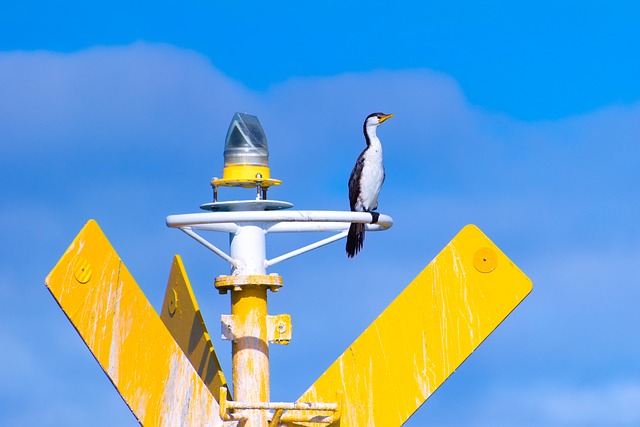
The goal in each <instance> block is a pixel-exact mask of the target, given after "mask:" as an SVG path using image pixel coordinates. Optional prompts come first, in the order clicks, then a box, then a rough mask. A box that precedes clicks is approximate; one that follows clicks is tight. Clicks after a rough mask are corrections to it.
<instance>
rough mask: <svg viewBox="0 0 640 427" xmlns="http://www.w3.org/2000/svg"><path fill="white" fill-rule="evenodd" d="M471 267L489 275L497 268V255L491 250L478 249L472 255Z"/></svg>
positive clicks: (486, 248) (485, 248)
mask: <svg viewBox="0 0 640 427" xmlns="http://www.w3.org/2000/svg"><path fill="white" fill-rule="evenodd" d="M473 266H474V267H475V268H476V270H478V271H479V272H481V273H491V272H492V271H493V270H495V269H496V267H497V266H498V254H496V251H495V250H493V249H492V248H489V247H484V248H480V249H478V250H477V251H476V253H475V254H474V255H473Z"/></svg>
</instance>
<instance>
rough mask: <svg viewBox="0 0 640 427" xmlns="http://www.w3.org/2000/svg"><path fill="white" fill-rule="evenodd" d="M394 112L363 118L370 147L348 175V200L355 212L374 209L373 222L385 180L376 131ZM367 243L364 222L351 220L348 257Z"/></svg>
mask: <svg viewBox="0 0 640 427" xmlns="http://www.w3.org/2000/svg"><path fill="white" fill-rule="evenodd" d="M391 117H393V114H384V113H373V114H369V116H368V117H367V118H366V119H365V121H364V138H365V140H366V141H367V148H365V149H364V151H363V152H362V153H361V154H360V157H358V160H356V165H355V166H354V167H353V170H352V171H351V176H350V177H349V203H350V205H351V210H352V211H354V212H371V217H372V218H371V222H372V223H375V222H377V221H378V216H379V215H378V214H377V213H376V212H373V211H375V210H376V209H378V194H380V189H381V188H382V183H383V182H384V166H383V164H382V144H381V143H380V139H379V138H378V135H377V134H376V130H377V129H378V126H380V124H381V123H382V122H384V121H385V120H387V119H389V118H391ZM363 244H364V224H362V223H352V224H351V226H350V227H349V234H347V256H348V257H349V258H352V257H354V256H355V255H357V254H358V252H360V249H362V245H363Z"/></svg>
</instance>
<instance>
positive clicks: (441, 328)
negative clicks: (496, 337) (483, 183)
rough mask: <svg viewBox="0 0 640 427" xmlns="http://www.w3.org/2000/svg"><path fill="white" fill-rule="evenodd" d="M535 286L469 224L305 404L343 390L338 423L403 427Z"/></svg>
mask: <svg viewBox="0 0 640 427" xmlns="http://www.w3.org/2000/svg"><path fill="white" fill-rule="evenodd" d="M479 251H480V255H478V252H479ZM494 255H495V259H494V258H492V257H493V256H494ZM474 259H475V263H476V265H475V266H474ZM484 263H486V265H485V264H484ZM531 289H532V284H531V281H530V280H529V279H528V278H527V277H526V276H525V275H524V274H523V273H522V272H521V271H520V270H519V269H518V268H517V267H516V266H515V265H514V264H513V263H512V262H511V261H510V260H509V259H508V258H507V257H506V256H505V255H504V254H503V253H502V252H501V251H500V250H499V249H498V248H497V247H496V246H495V245H494V244H493V243H492V242H491V241H490V240H489V239H488V238H487V237H486V236H485V235H484V234H483V233H482V232H481V231H480V230H479V229H478V228H477V227H475V226H473V225H469V226H466V227H465V228H463V229H462V231H461V232H460V233H459V234H458V235H457V236H456V237H455V238H454V239H453V240H452V241H451V242H450V243H449V244H448V245H447V246H446V247H445V248H444V249H443V250H442V252H440V254H438V256H437V257H436V258H435V259H434V260H433V261H431V263H430V264H429V265H428V266H427V267H426V268H425V269H424V270H423V271H422V272H421V273H420V274H419V275H418V276H417V277H416V278H415V279H414V280H413V282H411V284H409V286H408V287H407V288H406V289H405V290H404V291H403V292H402V293H401V294H400V295H399V296H398V297H397V298H396V299H395V300H394V301H393V302H392V303H391V305H389V306H388V307H387V308H386V309H385V310H384V311H383V313H382V314H381V315H380V316H379V317H378V318H377V319H376V320H375V321H374V322H373V323H372V324H371V325H370V326H369V327H368V328H367V329H366V330H365V331H364V332H363V333H362V334H361V335H360V336H359V337H358V338H357V339H356V340H355V341H354V342H353V344H351V346H350V347H349V348H348V349H347V350H346V351H345V352H344V353H343V354H342V355H341V356H340V357H339V358H338V359H337V360H336V361H335V362H334V363H333V364H332V365H331V366H330V367H329V369H328V370H327V371H326V372H325V373H324V374H323V375H322V376H320V378H319V379H318V380H317V381H316V382H315V384H313V385H312V386H311V387H310V388H309V390H307V391H306V392H305V393H304V394H303V395H302V396H301V397H300V399H299V401H301V402H331V401H333V400H334V399H335V394H336V391H342V392H343V399H344V401H343V404H342V414H341V418H340V420H339V421H338V422H335V423H333V424H332V426H337V425H339V426H340V427H362V426H367V427H374V426H383V427H394V426H400V425H402V424H403V423H404V422H405V421H406V420H407V419H408V418H409V417H410V416H411V414H413V413H414V412H415V411H416V410H417V409H418V407H420V405H422V403H424V401H425V400H426V399H427V398H428V397H429V396H430V395H431V394H432V393H433V392H434V391H435V390H436V389H437V388H438V387H439V386H440V385H441V384H442V383H443V382H444V381H445V380H446V379H447V378H448V377H449V375H451V374H452V373H453V372H454V371H455V369H456V368H457V367H458V366H459V365H460V364H461V363H462V362H463V361H464V360H465V359H466V358H467V357H468V356H469V355H470V354H471V353H472V352H473V351H474V350H475V349H476V348H477V347H478V346H479V345H480V343H482V341H483V340H484V339H485V338H486V337H487V336H488V335H489V334H490V333H491V332H492V331H493V330H494V329H495V328H496V327H497V326H498V325H499V324H500V322H502V320H503V319H504V318H505V317H506V316H507V315H509V313H510V312H511V311H512V310H513V309H514V308H515V307H516V306H517V305H518V304H519V303H520V302H521V301H522V300H523V299H524V298H525V297H526V296H527V295H528V294H529V292H531Z"/></svg>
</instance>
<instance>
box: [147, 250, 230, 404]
mask: <svg viewBox="0 0 640 427" xmlns="http://www.w3.org/2000/svg"><path fill="white" fill-rule="evenodd" d="M160 319H162V322H163V323H164V324H165V326H166V327H167V329H168V330H169V332H170V333H171V335H172V336H173V338H174V339H175V340H176V342H177V343H178V345H179V346H180V348H181V349H182V351H183V352H184V354H185V355H186V356H187V357H188V358H189V361H190V362H191V364H192V365H193V367H194V368H195V370H196V371H197V372H198V375H199V376H200V378H202V381H204V383H205V384H206V386H207V388H209V391H210V392H211V393H212V394H213V396H214V397H215V398H216V399H218V396H219V390H220V387H227V381H226V380H225V378H224V374H223V373H222V369H221V368H220V362H219V361H218V357H217V356H216V352H215V350H214V349H213V344H212V343H211V337H210V336H209V333H208V332H207V327H206V326H205V324H204V319H203V318H202V314H201V313H200V308H199V307H198V302H197V301H196V297H195V295H194V293H193V290H192V288H191V283H190V282H189V277H187V273H186V271H185V270H184V265H183V264H182V259H181V258H180V256H179V255H176V256H175V257H174V259H173V265H172V266H171V273H170V274H169V282H168V283H167V291H166V293H165V296H164V302H163V303H162V311H161V312H160ZM227 397H228V398H229V399H231V394H230V393H229V394H228V396H227Z"/></svg>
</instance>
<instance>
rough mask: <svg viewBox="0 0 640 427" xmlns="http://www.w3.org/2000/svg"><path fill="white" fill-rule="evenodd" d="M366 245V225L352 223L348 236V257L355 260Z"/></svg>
mask: <svg viewBox="0 0 640 427" xmlns="http://www.w3.org/2000/svg"><path fill="white" fill-rule="evenodd" d="M362 245H364V224H362V223H360V222H352V223H351V226H350V227H349V234H347V256H348V257H349V258H353V257H354V256H356V255H357V254H358V252H360V249H362Z"/></svg>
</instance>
